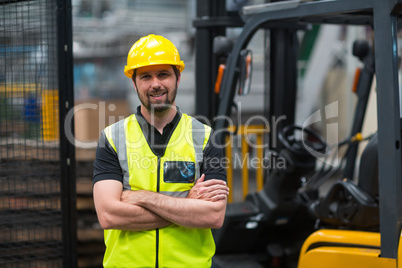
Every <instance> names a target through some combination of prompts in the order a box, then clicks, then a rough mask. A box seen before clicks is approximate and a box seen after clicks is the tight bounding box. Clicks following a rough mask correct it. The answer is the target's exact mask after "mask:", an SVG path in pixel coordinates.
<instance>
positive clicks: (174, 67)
mask: <svg viewBox="0 0 402 268" xmlns="http://www.w3.org/2000/svg"><path fill="white" fill-rule="evenodd" d="M171 66H172V68H173V71H174V74H175V75H176V81H177V80H179V75H180V71H179V69H177V67H176V66H175V65H171ZM136 75H137V69H134V72H133V76H132V77H131V79H132V80H133V82H134V85H135V87H136V88H137V84H136V83H135V77H136Z"/></svg>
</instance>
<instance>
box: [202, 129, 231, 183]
mask: <svg viewBox="0 0 402 268" xmlns="http://www.w3.org/2000/svg"><path fill="white" fill-rule="evenodd" d="M213 141H214V133H213V132H212V133H211V136H210V139H209V141H208V143H207V145H206V146H205V148H204V158H203V163H202V165H201V168H200V171H201V174H205V180H211V179H219V180H224V181H226V170H225V166H224V163H225V161H223V160H224V154H223V148H220V147H217V146H215V144H216V143H215V142H213Z"/></svg>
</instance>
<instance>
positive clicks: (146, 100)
mask: <svg viewBox="0 0 402 268" xmlns="http://www.w3.org/2000/svg"><path fill="white" fill-rule="evenodd" d="M163 92H164V91H153V92H151V93H152V94H153V95H157V94H159V93H163ZM137 95H138V98H139V99H140V102H141V104H142V105H143V106H144V107H145V108H146V109H147V111H148V112H149V113H150V114H153V115H155V116H163V115H164V114H166V113H167V112H168V111H169V109H170V108H171V107H172V106H173V103H174V102H175V100H176V95H177V83H176V85H175V87H174V88H173V89H172V90H171V91H167V92H166V95H167V96H166V99H165V100H164V101H156V102H151V98H150V96H149V94H146V95H141V94H139V93H138V90H137Z"/></svg>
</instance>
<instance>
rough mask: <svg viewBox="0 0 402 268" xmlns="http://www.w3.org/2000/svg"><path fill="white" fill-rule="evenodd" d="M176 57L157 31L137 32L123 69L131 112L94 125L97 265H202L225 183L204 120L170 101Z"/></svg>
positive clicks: (179, 66)
mask: <svg viewBox="0 0 402 268" xmlns="http://www.w3.org/2000/svg"><path fill="white" fill-rule="evenodd" d="M183 69H184V63H183V62H182V61H181V60H180V55H179V53H178V51H177V49H176V47H175V46H174V45H173V43H171V42H170V41H169V40H167V39H166V38H164V37H162V36H157V35H148V36H146V37H143V38H141V39H140V40H138V41H137V42H136V43H135V44H134V45H133V46H132V48H131V50H130V52H129V54H128V57H127V66H126V67H125V74H126V76H128V77H129V78H131V79H132V80H133V84H134V88H135V90H136V92H137V94H138V97H139V99H140V101H141V106H139V108H138V110H137V113H136V114H135V115H131V116H130V117H128V118H126V119H124V120H122V121H119V122H117V123H115V124H113V125H111V126H109V127H107V128H105V130H104V131H103V132H102V134H101V137H100V139H99V144H98V148H97V152H96V159H95V162H94V187H93V191H94V202H95V208H96V212H97V215H98V219H99V222H100V224H101V226H102V228H104V229H105V244H106V252H105V256H104V261H103V264H104V266H105V267H175V268H177V267H186V268H188V267H197V268H198V267H210V266H211V258H212V256H213V254H214V252H215V244H214V241H213V238H212V234H211V230H210V229H211V228H220V227H221V226H222V224H223V219H224V215H225V210H226V201H227V195H228V193H229V189H228V188H227V186H226V173H225V170H224V169H223V167H222V165H219V163H220V160H221V158H222V156H223V153H222V151H221V150H220V149H217V148H216V147H214V146H213V145H214V144H213V142H212V141H211V140H212V131H211V128H210V127H208V126H206V125H203V124H201V123H200V122H199V121H197V120H195V119H194V118H192V117H190V116H188V115H186V114H184V113H182V112H181V111H180V110H179V109H178V108H177V107H176V106H175V97H176V93H177V87H178V85H179V83H180V77H181V71H182V70H183Z"/></svg>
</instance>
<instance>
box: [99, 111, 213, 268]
mask: <svg viewBox="0 0 402 268" xmlns="http://www.w3.org/2000/svg"><path fill="white" fill-rule="evenodd" d="M138 120H144V119H143V118H141V117H139V118H137V117H136V116H135V115H131V116H130V117H128V118H126V119H124V120H121V121H119V122H117V123H115V124H113V125H111V126H109V127H107V128H106V129H105V131H104V132H105V135H106V138H107V140H108V141H109V143H110V145H111V146H112V147H113V149H114V150H115V151H116V153H117V155H118V158H119V162H120V166H121V168H122V171H123V189H124V190H133V191H135V190H148V191H153V192H158V193H161V194H165V195H169V196H173V197H183V198H185V197H186V196H187V195H188V192H189V190H190V189H191V187H192V186H193V185H194V183H195V181H196V179H198V178H199V177H200V164H201V161H202V159H203V149H204V148H205V146H206V144H207V142H208V140H209V137H210V134H211V128H210V127H208V126H206V125H203V124H202V123H200V122H199V121H197V120H196V119H194V118H192V117H190V116H188V115H186V114H181V118H180V120H179V121H178V123H177V125H176V127H175V128H174V129H173V133H172V134H171V137H170V139H169V141H168V143H167V146H166V150H165V154H164V155H163V156H157V155H156V154H155V153H154V152H153V151H152V149H151V147H150V146H149V142H152V141H148V140H147V138H146V136H148V135H144V133H143V131H142V129H141V127H140V123H139V122H138ZM104 235H105V244H106V252H105V256H104V260H103V265H104V267H173V268H179V267H186V268H188V267H197V268H198V267H211V260H212V256H213V255H214V253H215V243H214V241H213V237H212V233H211V230H210V229H192V228H185V227H182V226H178V225H175V224H171V225H169V226H167V227H164V228H160V229H156V230H149V231H138V232H134V231H123V230H105V232H104Z"/></svg>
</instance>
